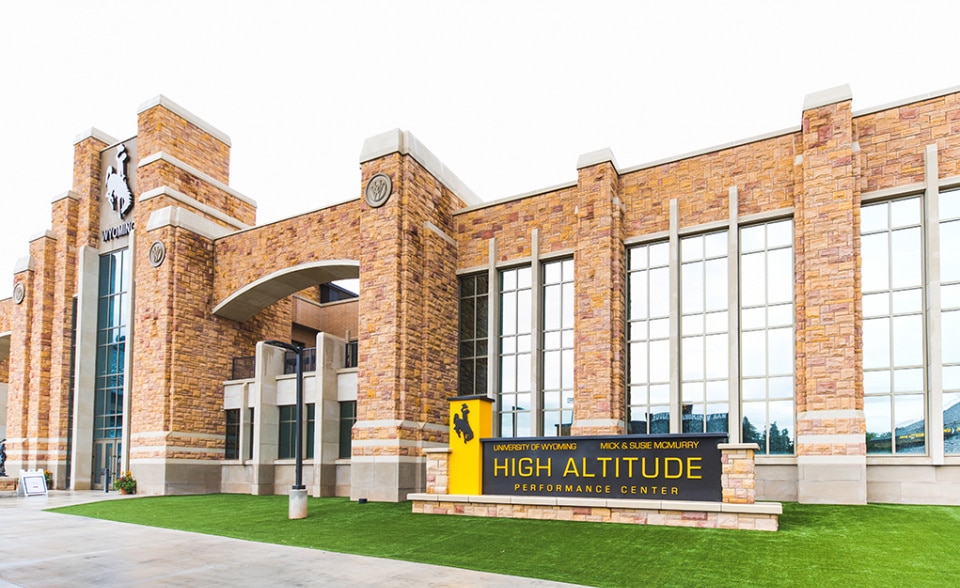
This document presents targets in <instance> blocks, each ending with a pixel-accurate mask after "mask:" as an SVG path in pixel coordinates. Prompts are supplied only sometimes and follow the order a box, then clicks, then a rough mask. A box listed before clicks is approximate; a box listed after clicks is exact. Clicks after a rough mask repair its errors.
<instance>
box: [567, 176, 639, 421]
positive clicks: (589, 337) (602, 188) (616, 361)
mask: <svg viewBox="0 0 960 588" xmlns="http://www.w3.org/2000/svg"><path fill="white" fill-rule="evenodd" d="M579 176H580V178H579V184H578V191H579V195H580V198H579V204H578V205H577V216H576V219H575V225H576V229H577V231H576V253H575V255H574V274H575V292H576V293H575V295H574V296H575V299H576V304H575V311H574V313H575V316H574V349H573V352H574V357H575V358H576V361H575V363H574V374H573V381H574V386H575V388H574V396H573V401H574V415H573V427H572V433H573V434H574V435H603V434H621V433H624V432H625V426H624V423H625V422H626V414H625V412H626V410H625V409H626V396H625V394H626V393H625V370H626V349H625V344H624V337H623V334H624V333H625V332H626V306H625V305H626V280H625V276H626V251H625V250H624V246H623V224H624V217H623V212H624V211H623V206H622V204H621V201H620V198H619V196H618V193H619V191H620V178H619V175H618V174H617V170H616V168H614V166H613V164H612V163H611V162H605V163H601V164H598V165H594V166H591V167H588V168H585V169H581V170H580V173H579ZM571 220H573V219H571ZM571 224H573V223H571ZM595 419H606V420H608V421H609V422H608V423H606V424H589V425H588V424H585V423H584V421H588V420H595Z"/></svg>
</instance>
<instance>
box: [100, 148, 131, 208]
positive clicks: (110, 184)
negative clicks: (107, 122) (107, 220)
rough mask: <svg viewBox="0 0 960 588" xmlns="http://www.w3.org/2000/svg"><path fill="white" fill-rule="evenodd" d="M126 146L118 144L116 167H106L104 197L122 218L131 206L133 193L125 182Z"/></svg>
mask: <svg viewBox="0 0 960 588" xmlns="http://www.w3.org/2000/svg"><path fill="white" fill-rule="evenodd" d="M128 159H130V156H129V155H127V148H126V147H124V146H123V145H120V148H119V149H118V150H117V169H116V170H114V169H113V166H112V165H111V166H110V167H108V168H107V182H106V184H107V193H106V198H107V200H108V201H109V202H110V206H111V207H112V208H113V210H115V211H116V212H117V214H118V215H120V220H123V218H124V217H125V216H127V213H129V212H130V210H131V209H132V208H133V194H131V193H130V186H129V185H128V184H127V160H128Z"/></svg>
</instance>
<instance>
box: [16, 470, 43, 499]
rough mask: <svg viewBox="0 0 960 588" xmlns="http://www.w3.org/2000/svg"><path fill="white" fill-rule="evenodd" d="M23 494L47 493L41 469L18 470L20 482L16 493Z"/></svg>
mask: <svg viewBox="0 0 960 588" xmlns="http://www.w3.org/2000/svg"><path fill="white" fill-rule="evenodd" d="M21 492H22V493H23V495H24V496H45V495H46V494H47V478H46V476H44V475H43V470H20V483H19V484H18V485H17V494H20V493H21Z"/></svg>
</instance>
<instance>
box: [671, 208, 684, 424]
mask: <svg viewBox="0 0 960 588" xmlns="http://www.w3.org/2000/svg"><path fill="white" fill-rule="evenodd" d="M679 232H680V231H679V212H678V206H677V199H676V198H672V199H671V200H670V432H671V433H679V432H680V431H681V425H682V423H681V419H682V418H683V417H682V414H681V413H682V407H681V405H680V235H679Z"/></svg>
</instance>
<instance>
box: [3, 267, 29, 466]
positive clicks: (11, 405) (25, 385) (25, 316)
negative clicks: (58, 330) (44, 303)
mask: <svg viewBox="0 0 960 588" xmlns="http://www.w3.org/2000/svg"><path fill="white" fill-rule="evenodd" d="M33 273H34V272H33V260H32V259H31V258H30V257H25V258H23V259H20V260H18V262H17V267H16V268H14V272H13V284H14V297H16V296H17V295H18V289H19V288H22V289H23V290H22V292H23V300H22V302H20V303H19V304H18V303H16V302H15V300H16V298H14V299H13V300H11V303H12V304H13V306H12V308H11V309H10V313H9V327H10V332H11V336H10V356H9V360H8V362H9V363H8V365H9V372H8V375H9V382H8V387H7V463H6V469H7V472H17V471H19V470H20V469H21V468H22V469H35V468H36V457H35V456H34V457H33V458H32V459H31V457H30V455H31V454H30V448H31V446H32V444H31V443H30V440H29V432H28V430H27V417H28V415H29V401H30V366H31V352H32V350H33V346H32V345H30V341H31V339H32V335H33V305H32V304H31V303H30V299H31V297H32V295H33Z"/></svg>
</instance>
